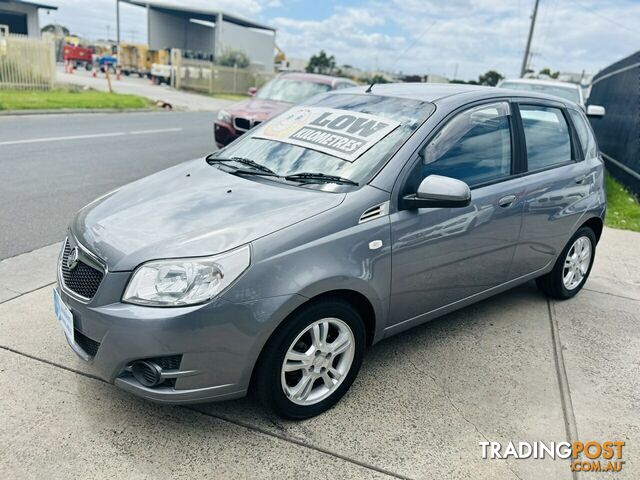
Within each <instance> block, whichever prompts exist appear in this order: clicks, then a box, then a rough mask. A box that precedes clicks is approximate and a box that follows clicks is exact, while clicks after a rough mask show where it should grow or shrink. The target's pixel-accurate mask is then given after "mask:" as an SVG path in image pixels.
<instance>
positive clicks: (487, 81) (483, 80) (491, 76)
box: [478, 70, 504, 87]
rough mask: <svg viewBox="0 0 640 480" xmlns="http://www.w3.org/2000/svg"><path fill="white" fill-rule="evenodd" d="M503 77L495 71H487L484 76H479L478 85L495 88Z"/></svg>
mask: <svg viewBox="0 0 640 480" xmlns="http://www.w3.org/2000/svg"><path fill="white" fill-rule="evenodd" d="M503 78H504V77H503V76H502V74H500V73H498V72H496V71H495V70H489V71H488V72H487V73H485V74H484V75H480V76H479V77H478V83H479V84H480V85H488V86H489V87H495V86H496V85H497V84H498V82H499V81H500V80H502V79H503Z"/></svg>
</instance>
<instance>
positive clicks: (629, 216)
mask: <svg viewBox="0 0 640 480" xmlns="http://www.w3.org/2000/svg"><path fill="white" fill-rule="evenodd" d="M605 189H606V191H607V216H606V218H605V222H604V223H605V225H607V226H608V227H613V228H621V229H623V230H633V231H634V232H640V202H638V199H637V197H636V196H635V195H633V194H632V193H630V192H629V191H628V190H627V189H626V188H624V187H623V186H622V184H621V183H620V182H618V181H617V180H616V179H614V178H613V177H612V176H611V175H609V174H608V173H607V175H606V177H605Z"/></svg>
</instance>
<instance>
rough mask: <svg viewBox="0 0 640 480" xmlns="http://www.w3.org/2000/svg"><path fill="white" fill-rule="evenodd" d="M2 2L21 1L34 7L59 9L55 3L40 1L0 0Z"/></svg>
mask: <svg viewBox="0 0 640 480" xmlns="http://www.w3.org/2000/svg"><path fill="white" fill-rule="evenodd" d="M0 3H20V4H22V5H29V6H32V7H36V8H45V9H47V10H57V9H58V7H56V6H55V5H47V4H44V3H38V2H27V1H25V0H0Z"/></svg>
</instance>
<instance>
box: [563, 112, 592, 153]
mask: <svg viewBox="0 0 640 480" xmlns="http://www.w3.org/2000/svg"><path fill="white" fill-rule="evenodd" d="M569 116H570V117H571V121H572V122H573V125H574V127H576V132H578V139H579V140H580V146H581V147H582V153H584V158H592V157H595V156H596V155H597V151H596V142H595V139H594V138H593V134H592V133H591V129H590V128H589V125H588V124H587V119H586V118H585V116H584V114H582V113H580V112H578V111H576V110H569Z"/></svg>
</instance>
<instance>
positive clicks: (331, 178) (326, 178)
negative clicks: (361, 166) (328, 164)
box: [284, 172, 358, 185]
mask: <svg viewBox="0 0 640 480" xmlns="http://www.w3.org/2000/svg"><path fill="white" fill-rule="evenodd" d="M284 178H285V180H293V181H296V180H302V181H306V180H309V181H310V182H321V183H342V184H345V185H358V182H354V181H353V180H350V179H348V178H344V177H339V176H337V175H327V174H324V173H313V172H301V173H294V174H293V175H287V176H286V177H284Z"/></svg>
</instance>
